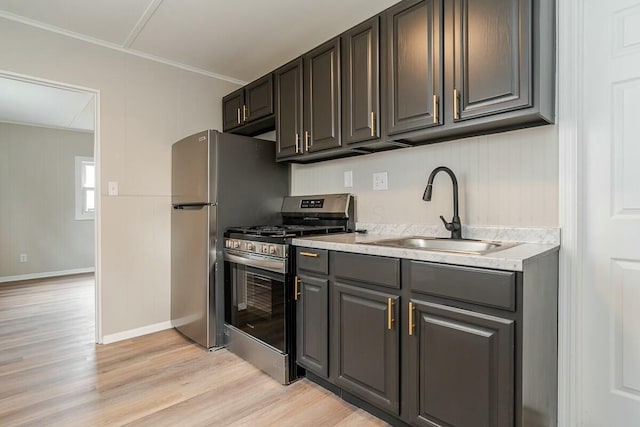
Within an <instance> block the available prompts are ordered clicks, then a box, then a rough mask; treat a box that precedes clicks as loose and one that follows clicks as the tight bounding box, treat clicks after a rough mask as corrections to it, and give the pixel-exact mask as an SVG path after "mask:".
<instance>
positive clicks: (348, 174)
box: [344, 171, 353, 188]
mask: <svg viewBox="0 0 640 427" xmlns="http://www.w3.org/2000/svg"><path fill="white" fill-rule="evenodd" d="M350 187H353V171H344V188H350Z"/></svg>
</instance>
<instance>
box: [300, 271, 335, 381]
mask: <svg viewBox="0 0 640 427" xmlns="http://www.w3.org/2000/svg"><path fill="white" fill-rule="evenodd" d="M298 292H299V293H298V297H297V298H298V300H297V301H296V318H297V328H296V346H297V348H296V350H297V361H298V364H299V365H300V366H302V367H304V368H306V369H308V370H310V371H312V372H314V373H315V374H317V375H321V376H323V377H325V378H326V377H328V376H329V281H328V280H327V279H321V278H317V277H313V276H307V275H299V276H298Z"/></svg>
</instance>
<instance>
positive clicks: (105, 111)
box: [0, 18, 237, 335]
mask: <svg viewBox="0 0 640 427" xmlns="http://www.w3.org/2000/svg"><path fill="white" fill-rule="evenodd" d="M0 70H3V71H9V72H13V73H19V74H24V75H29V76H33V77H38V78H43V79H47V80H53V81H57V82H63V83H67V84H72V85H79V86H84V87H89V88H92V89H97V90H99V91H100V106H99V107H100V140H101V147H100V153H99V159H100V162H101V167H102V169H101V176H100V182H101V192H102V194H101V204H102V206H101V209H102V210H101V214H102V217H101V230H100V232H101V236H102V247H101V251H102V264H101V274H102V309H103V310H102V331H103V334H104V335H113V334H116V333H120V332H123V331H128V330H132V329H136V328H143V327H146V326H149V325H157V324H166V322H168V321H169V319H170V266H169V265H170V262H169V256H170V229H169V227H170V221H169V218H170V192H171V184H170V180H171V144H172V143H173V142H174V141H176V140H177V139H179V138H182V137H184V136H186V135H189V134H192V133H195V132H197V131H200V130H203V129H207V128H218V129H219V128H221V98H222V96H223V95H225V94H227V93H229V92H231V91H232V90H233V89H235V88H236V87H237V85H236V84H232V83H228V82H224V81H221V80H218V79H214V78H211V77H208V76H204V75H199V74H195V73H192V72H189V71H184V70H181V69H177V68H174V67H171V66H167V65H164V64H160V63H157V62H153V61H149V60H146V59H142V58H139V57H136V56H132V55H128V54H125V53H122V52H119V51H116V50H111V49H107V48H103V47H100V46H96V45H93V44H90V43H86V42H83V41H79V40H76V39H72V38H68V37H65V36H62V35H58V34H55V33H51V32H47V31H44V30H40V29H37V28H33V27H30V26H27V25H24V24H20V23H16V22H13V21H9V20H4V19H1V18H0ZM108 181H117V182H118V183H119V190H120V194H119V196H117V197H109V196H107V194H106V191H107V182H108Z"/></svg>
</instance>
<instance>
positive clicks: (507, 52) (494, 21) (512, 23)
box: [450, 0, 532, 121]
mask: <svg viewBox="0 0 640 427" xmlns="http://www.w3.org/2000/svg"><path fill="white" fill-rule="evenodd" d="M453 4H454V33H453V34H454V40H453V50H454V52H453V61H454V63H453V67H454V93H452V94H451V95H450V96H452V97H453V101H452V107H453V109H454V121H455V120H465V119H470V118H473V117H480V116H486V115H491V114H495V113H499V112H503V111H509V110H516V109H519V108H526V107H530V106H531V102H532V99H531V77H532V76H531V53H532V51H531V48H532V47H531V25H532V23H531V20H532V11H531V3H530V0H483V1H477V0H454V1H453Z"/></svg>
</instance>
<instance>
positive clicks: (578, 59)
mask: <svg viewBox="0 0 640 427" xmlns="http://www.w3.org/2000/svg"><path fill="white" fill-rule="evenodd" d="M582 3H583V0H563V1H559V2H557V3H556V4H557V6H556V7H557V23H556V25H557V26H556V28H557V31H556V34H557V39H556V40H557V42H556V46H557V49H556V64H557V66H556V70H557V76H558V78H557V80H556V93H557V123H558V125H557V126H558V158H559V161H558V186H559V188H558V190H559V192H558V195H559V201H558V202H559V203H558V207H559V212H558V219H559V225H560V227H561V230H562V245H561V248H560V271H559V295H558V296H559V301H558V302H559V304H558V327H559V330H558V334H559V335H558V425H559V426H566V427H574V426H580V425H581V421H582V420H581V418H582V416H581V414H582V383H581V379H580V373H581V371H582V357H581V354H580V351H579V349H580V346H581V342H582V335H581V334H582V326H581V325H582V303H581V301H582V292H581V284H582V271H583V264H584V260H583V254H582V241H583V212H582V209H581V207H580V206H581V205H582V202H583V199H584V198H583V180H582V176H583V167H584V166H583V158H584V153H583V147H582V146H581V140H582V129H583V126H582V124H583V118H582V117H583V114H582V105H583V104H582V102H583V96H582V92H581V89H582V82H583V71H582V70H583V68H582V64H583V62H584V59H583V55H582V52H583V51H582V44H581V41H582V35H583V33H584V29H583V26H584V14H583V6H582Z"/></svg>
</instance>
